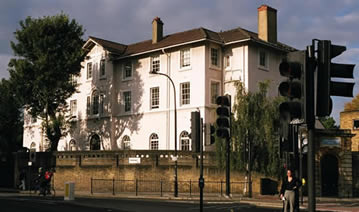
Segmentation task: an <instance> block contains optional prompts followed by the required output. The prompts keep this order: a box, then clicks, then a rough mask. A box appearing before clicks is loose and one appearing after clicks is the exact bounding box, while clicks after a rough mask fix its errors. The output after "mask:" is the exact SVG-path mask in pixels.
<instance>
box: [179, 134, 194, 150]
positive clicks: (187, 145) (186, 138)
mask: <svg viewBox="0 0 359 212" xmlns="http://www.w3.org/2000/svg"><path fill="white" fill-rule="evenodd" d="M179 140H180V147H181V150H182V151H191V139H190V137H189V134H188V132H187V131H185V130H184V131H182V132H181V134H180V137H179ZM183 141H185V143H184V142H183ZM186 141H187V142H186ZM184 147H185V148H184Z"/></svg>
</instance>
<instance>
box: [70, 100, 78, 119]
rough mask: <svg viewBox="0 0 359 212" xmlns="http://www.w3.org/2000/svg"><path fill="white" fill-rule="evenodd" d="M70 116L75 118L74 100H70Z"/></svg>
mask: <svg viewBox="0 0 359 212" xmlns="http://www.w3.org/2000/svg"><path fill="white" fill-rule="evenodd" d="M74 105H75V106H74ZM70 116H71V118H76V117H77V100H76V99H73V100H70Z"/></svg>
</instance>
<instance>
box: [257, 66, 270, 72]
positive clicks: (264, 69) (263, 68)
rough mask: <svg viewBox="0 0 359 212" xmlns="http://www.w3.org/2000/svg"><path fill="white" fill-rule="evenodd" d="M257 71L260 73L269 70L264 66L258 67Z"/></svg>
mask: <svg viewBox="0 0 359 212" xmlns="http://www.w3.org/2000/svg"><path fill="white" fill-rule="evenodd" d="M258 69H259V70H262V71H269V68H268V67H265V66H258Z"/></svg>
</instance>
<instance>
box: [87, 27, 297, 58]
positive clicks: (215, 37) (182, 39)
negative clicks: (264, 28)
mask: <svg viewBox="0 0 359 212" xmlns="http://www.w3.org/2000/svg"><path fill="white" fill-rule="evenodd" d="M89 39H92V40H93V41H94V42H96V43H98V44H100V45H102V46H103V47H104V48H105V49H107V50H109V51H110V52H113V53H115V54H119V55H120V56H121V57H126V56H131V55H137V54H142V53H145V52H149V51H155V50H159V49H161V48H165V47H170V46H176V45H183V44H186V43H190V42H196V41H202V40H203V41H204V40H210V41H214V42H218V43H220V44H223V45H229V44H230V43H233V42H241V41H244V40H251V41H254V42H258V43H262V44H265V45H268V46H271V47H274V48H277V49H281V50H283V51H293V50H295V49H294V48H292V47H290V46H288V45H285V44H282V43H280V42H277V43H269V42H266V41H263V40H261V39H259V38H258V34H257V33H254V32H251V31H248V30H245V29H243V28H240V27H238V28H235V29H231V30H228V31H223V32H214V31H211V30H208V29H206V28H203V27H201V28H196V29H191V30H188V31H184V32H178V33H174V34H170V35H167V36H164V37H163V38H162V39H161V40H160V41H159V42H157V43H152V40H146V41H142V42H139V43H134V44H129V45H124V44H120V43H116V42H112V41H107V40H103V39H100V38H96V37H92V36H91V37H90V38H89ZM86 43H88V42H86ZM85 45H86V44H85ZM90 48H91V47H90Z"/></svg>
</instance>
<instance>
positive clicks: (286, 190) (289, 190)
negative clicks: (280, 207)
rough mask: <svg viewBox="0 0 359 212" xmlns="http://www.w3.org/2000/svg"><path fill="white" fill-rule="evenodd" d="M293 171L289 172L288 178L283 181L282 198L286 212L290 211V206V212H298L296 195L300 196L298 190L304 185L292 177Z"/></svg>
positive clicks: (289, 170)
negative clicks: (296, 211)
mask: <svg viewBox="0 0 359 212" xmlns="http://www.w3.org/2000/svg"><path fill="white" fill-rule="evenodd" d="M292 173H293V170H291V169H288V170H287V177H285V178H284V179H283V183H282V188H281V190H280V198H281V199H282V200H284V212H287V211H288V205H289V206H290V212H294V211H295V210H297V208H296V207H297V206H299V205H298V204H296V199H298V198H296V195H298V189H299V187H300V186H301V185H302V184H301V182H300V181H299V180H298V179H297V178H296V177H295V176H293V175H292Z"/></svg>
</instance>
